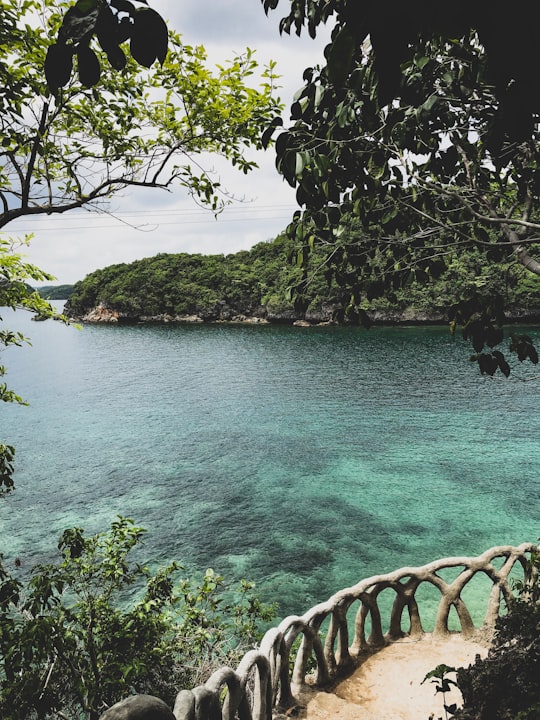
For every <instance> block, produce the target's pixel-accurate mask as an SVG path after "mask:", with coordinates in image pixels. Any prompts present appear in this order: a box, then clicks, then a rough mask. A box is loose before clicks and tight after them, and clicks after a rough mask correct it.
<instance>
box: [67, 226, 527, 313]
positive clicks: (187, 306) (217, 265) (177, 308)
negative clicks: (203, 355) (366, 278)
mask: <svg viewBox="0 0 540 720" xmlns="http://www.w3.org/2000/svg"><path fill="white" fill-rule="evenodd" d="M381 263H382V260H381ZM377 290H378V288H377V278H376V277H374V278H373V281H372V284H371V285H369V284H368V286H367V287H366V290H365V293H364V295H363V297H362V300H361V302H360V303H358V304H357V305H356V306H353V305H351V303H350V292H348V291H347V289H342V287H340V285H339V282H338V280H336V278H335V277H332V278H328V274H327V273H326V272H325V265H324V257H323V255H322V254H317V253H311V254H310V256H309V260H308V263H307V264H306V263H298V248H297V247H296V246H295V244H294V243H293V241H291V239H289V238H288V237H287V236H286V235H284V234H283V235H280V236H278V237H277V238H276V239H275V240H273V241H270V242H262V243H259V244H257V245H255V246H254V247H253V248H251V250H245V251H241V252H237V253H234V254H229V255H200V254H187V253H180V254H158V255H155V256H154V257H150V258H145V259H143V260H137V261H135V262H132V263H122V264H117V265H111V266H108V267H105V268H103V269H101V270H96V271H95V272H93V273H91V274H90V275H88V276H87V277H86V278H85V279H84V280H82V281H80V282H78V283H76V284H75V287H74V289H73V293H72V294H71V296H70V297H69V300H68V303H67V305H66V313H67V314H68V315H69V316H70V317H73V318H75V319H78V320H83V321H90V322H92V321H94V322H160V321H177V322H182V321H184V322H186V321H187V322H216V321H233V322H234V321H236V322H242V321H243V322H246V321H251V322H276V323H278V322H279V323H294V322H296V323H300V324H303V323H309V324H318V323H338V324H345V323H355V322H358V320H359V312H361V311H367V312H368V314H369V317H370V318H371V319H372V320H374V321H376V322H384V323H403V322H406V323H428V322H429V323H441V322H446V320H447V311H448V309H449V308H451V307H452V306H454V305H455V304H456V303H458V302H459V301H460V300H462V299H463V298H464V297H477V296H478V295H485V296H488V295H492V294H493V293H494V292H497V293H500V294H502V296H503V298H504V302H505V307H506V312H507V317H508V319H510V320H516V321H537V320H538V318H539V317H540V277H538V276H535V275H531V274H530V273H527V272H526V271H525V270H524V268H523V267H522V266H520V265H519V264H517V263H515V262H508V263H507V265H506V266H505V267H504V268H501V264H500V262H498V263H496V262H490V261H489V259H488V258H487V257H486V255H485V253H482V252H481V251H480V250H474V249H472V250H470V251H468V252H466V253H465V252H463V251H461V252H460V253H459V254H457V253H456V255H455V256H454V257H452V258H451V261H450V262H448V263H447V269H446V270H445V272H444V273H443V274H442V275H441V276H440V277H439V278H438V279H436V280H430V281H429V282H420V281H419V280H418V279H417V278H413V279H411V280H410V281H409V282H405V283H404V284H403V286H402V287H401V288H398V289H394V290H393V291H392V292H391V293H386V294H385V295H384V296H382V297H381V296H378V292H377Z"/></svg>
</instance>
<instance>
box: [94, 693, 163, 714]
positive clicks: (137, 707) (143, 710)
mask: <svg viewBox="0 0 540 720" xmlns="http://www.w3.org/2000/svg"><path fill="white" fill-rule="evenodd" d="M99 720H176V718H175V716H174V714H173V711H172V710H171V709H170V707H169V706H168V705H166V704H165V703H164V702H163V700H160V699H159V698H157V697H153V696H152V695H132V696H131V697H128V698H126V699H125V700H121V701H120V702H117V703H116V704H115V705H113V706H112V707H110V708H109V709H108V710H106V711H105V712H104V713H103V715H102V716H101V717H100V718H99Z"/></svg>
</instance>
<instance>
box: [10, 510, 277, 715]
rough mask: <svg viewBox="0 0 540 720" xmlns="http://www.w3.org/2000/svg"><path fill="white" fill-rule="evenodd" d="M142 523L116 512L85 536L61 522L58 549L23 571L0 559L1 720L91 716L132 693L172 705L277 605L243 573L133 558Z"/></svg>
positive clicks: (233, 654)
mask: <svg viewBox="0 0 540 720" xmlns="http://www.w3.org/2000/svg"><path fill="white" fill-rule="evenodd" d="M144 533H145V531H144V529H143V528H140V527H136V526H135V525H134V523H133V521H132V520H129V519H126V518H122V517H119V518H118V519H117V520H116V521H115V522H113V523H112V526H111V529H110V530H109V531H108V532H104V533H99V534H97V535H94V536H91V537H86V536H85V534H84V532H83V530H81V529H80V528H73V529H70V530H66V531H65V532H64V533H63V535H62V537H61V538H60V541H59V543H58V548H59V551H60V554H61V559H60V560H59V561H58V562H57V563H51V564H48V565H38V566H36V567H35V568H34V569H33V570H32V573H31V576H30V578H29V579H28V580H27V581H26V582H23V581H22V580H20V579H19V578H17V577H15V576H14V575H11V574H9V573H8V572H7V570H6V569H5V567H3V566H2V564H1V563H0V717H2V718H3V720H32V719H34V718H40V719H42V718H49V717H51V718H52V717H53V716H54V717H76V718H81V720H82V718H86V719H87V720H96V718H98V717H99V716H100V715H101V713H103V712H104V710H105V709H106V708H107V707H109V706H110V705H112V704H114V703H115V702H117V701H118V700H119V699H121V698H122V697H124V696H126V695H128V694H130V693H148V694H151V695H156V696H158V697H161V698H162V699H163V700H165V702H167V703H169V704H171V705H172V704H173V702H174V697H175V695H176V693H177V692H178V690H180V689H181V688H185V687H190V686H192V685H193V684H197V683H199V682H202V681H203V680H205V679H207V677H208V675H209V674H210V672H211V671H212V670H213V669H215V668H216V667H218V666H220V665H222V664H234V663H235V662H237V661H238V660H239V659H240V657H241V656H242V655H243V654H244V653H245V651H246V650H247V649H249V647H250V646H253V645H254V644H255V642H256V640H257V639H258V636H259V624H260V621H262V620H265V621H268V620H270V619H272V617H273V615H274V612H275V608H274V607H273V606H269V605H264V604H262V603H261V602H260V600H259V599H258V598H257V596H256V595H255V594H254V592H253V589H254V586H253V584H252V583H249V582H246V581H244V580H243V581H241V582H240V584H239V586H238V588H236V589H232V588H227V587H226V586H225V584H224V581H223V578H222V577H221V576H220V575H217V574H216V573H215V572H214V571H213V570H211V569H208V570H207V571H206V573H205V574H204V577H203V578H202V580H199V581H196V580H195V579H193V578H182V577H181V576H180V572H181V569H182V568H181V567H180V566H179V565H178V564H177V563H171V564H170V565H168V566H167V567H165V568H162V569H160V570H158V571H157V572H151V571H150V570H149V568H148V567H146V566H144V565H140V564H138V563H137V562H134V561H133V560H132V551H133V550H134V549H135V548H136V547H137V546H138V545H139V544H140V543H141V541H142V539H143V536H144ZM0 559H1V558H0Z"/></svg>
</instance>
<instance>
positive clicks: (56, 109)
mask: <svg viewBox="0 0 540 720" xmlns="http://www.w3.org/2000/svg"><path fill="white" fill-rule="evenodd" d="M141 28H142V29H144V33H143V32H142V29H141ZM55 33H58V38H57V41H56V43H53V44H51V42H50V37H52V36H53V35H54V34H55ZM127 40H129V43H130V52H131V56H129V55H126V54H125V53H124V51H123V50H122V47H121V46H122V45H124V46H125V43H126V41H127ZM92 44H94V46H95V48H96V49H95V50H93V49H92V47H91V45H92ZM167 48H168V51H167ZM73 57H76V58H77V70H78V74H77V75H74V74H73V73H72V60H73ZM105 58H107V59H105ZM155 59H158V60H159V62H160V65H157V66H154V67H152V69H151V70H150V71H147V70H145V69H144V68H145V67H147V66H148V67H149V66H151V65H153V64H154V60H155ZM66 63H67V64H66ZM96 63H97V69H96ZM100 65H103V68H102V70H101V69H100ZM141 65H142V66H143V67H142V68H141ZM44 67H45V75H46V77H44V73H43V69H44ZM273 68H274V64H273V63H270V65H269V66H268V67H267V68H265V69H262V70H261V71H260V72H259V77H258V79H257V78H256V73H257V72H258V66H257V63H256V61H255V59H254V53H253V51H252V50H250V49H247V50H246V51H245V53H244V54H243V55H240V56H238V57H235V58H234V59H233V60H232V61H231V62H229V63H228V64H226V65H224V66H223V67H219V68H217V69H216V70H215V71H211V70H210V69H209V68H208V67H207V65H206V53H205V50H204V48H203V47H201V46H199V47H194V46H190V45H188V44H186V43H184V42H183V41H182V39H181V37H180V36H179V35H178V34H177V33H174V32H172V31H170V32H169V33H168V37H167V33H166V32H165V34H164V24H163V21H162V20H161V18H160V17H159V15H157V13H155V12H154V11H153V10H150V9H149V8H139V9H135V7H134V6H133V5H132V3H130V2H128V0H115V1H114V2H112V3H111V6H109V4H108V3H107V2H105V0H79V1H78V2H77V3H76V4H75V5H74V6H72V7H68V4H67V3H65V2H61V1H59V2H56V0H44V2H41V1H38V0H2V22H1V24H0V136H1V146H0V229H1V228H4V227H5V226H6V225H8V224H9V223H10V222H12V221H14V220H16V219H18V218H20V217H23V216H26V215H36V214H43V213H47V214H52V213H64V212H67V211H69V210H71V209H74V208H80V207H84V208H86V209H88V210H89V211H98V210H103V209H106V207H107V203H108V202H109V201H110V198H111V197H112V196H113V195H114V194H115V193H117V192H119V191H121V190H122V189H125V188H128V187H134V186H137V187H148V188H159V189H163V190H167V191H172V190H173V189H174V188H177V187H181V188H184V189H185V190H186V191H187V192H188V193H190V194H191V195H193V196H194V197H195V198H196V199H197V200H199V201H201V202H202V203H204V204H206V205H208V206H209V207H210V208H211V209H213V210H214V211H215V212H218V211H219V210H220V209H221V208H222V207H223V206H224V205H225V204H226V202H228V196H227V192H226V191H225V190H223V189H222V188H221V187H220V183H219V179H215V178H212V177H211V176H210V175H209V174H208V173H206V172H205V170H204V168H203V167H201V166H200V165H199V163H198V162H197V159H196V158H197V155H199V154H201V153H211V154H217V155H221V156H223V157H225V158H226V159H228V160H229V161H230V162H231V163H232V164H233V165H235V166H237V167H238V168H239V170H241V171H243V172H244V173H247V172H249V171H250V170H251V169H252V168H253V167H254V166H255V163H254V162H253V161H252V160H251V159H250V158H249V157H248V155H247V152H246V151H247V149H248V148H249V147H255V148H259V147H261V137H260V127H261V125H264V124H265V123H267V122H268V121H269V119H270V118H271V116H272V115H273V114H274V113H275V112H276V111H277V110H278V109H279V107H280V105H279V101H278V100H277V99H276V97H275V88H274V82H275V74H274V69H273ZM60 76H62V77H60ZM98 80H99V85H98V86H97V87H90V86H92V85H94V84H96V83H97V81H98ZM252 80H254V81H255V82H254V83H252V84H249V83H250V81H252ZM47 82H48V84H47ZM253 85H255V86H253ZM2 243H3V244H2V246H1V252H2V254H1V260H2V263H3V264H2V268H3V271H4V272H3V277H4V284H3V285H2V288H1V292H0V301H1V302H0V305H11V306H13V307H15V306H24V307H29V308H31V309H32V310H35V311H39V312H42V311H44V308H45V306H44V305H42V304H41V305H40V304H38V299H37V296H35V295H33V294H31V293H30V291H29V290H28V289H27V287H26V285H25V284H24V282H22V280H23V279H30V280H39V281H42V280H45V279H52V278H50V277H49V276H47V275H46V274H45V273H41V271H39V270H38V269H37V268H31V267H30V266H29V265H26V264H25V263H24V262H23V261H22V259H21V257H20V256H19V255H17V254H13V255H11V254H10V246H11V245H10V244H12V241H10V240H9V239H7V240H2ZM21 273H22V274H21ZM8 289H9V293H8V294H6V293H7V292H8ZM47 312H49V311H47ZM0 341H1V342H3V344H4V345H5V344H8V343H13V342H20V341H22V339H21V338H20V337H19V336H18V335H16V334H14V333H10V332H9V331H3V332H2V335H1V336H0ZM4 372H5V370H2V374H3V373H4ZM6 392H7V390H5V391H4V398H3V399H6V398H7V397H8V396H7V395H6ZM14 398H15V396H14V395H13V396H12V397H11V399H14ZM0 447H1V448H3V450H2V452H1V453H0V470H1V475H0V477H1V478H2V479H3V484H4V487H5V486H6V484H7V483H9V486H10V487H11V474H12V469H13V465H12V461H13V452H14V451H13V448H12V446H9V445H1V446H0Z"/></svg>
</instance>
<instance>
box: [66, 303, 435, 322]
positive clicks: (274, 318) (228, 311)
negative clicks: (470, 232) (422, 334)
mask: <svg viewBox="0 0 540 720" xmlns="http://www.w3.org/2000/svg"><path fill="white" fill-rule="evenodd" d="M65 313H66V314H67V316H68V317H69V318H71V319H73V320H76V321H78V322H88V323H110V324H119V323H120V324H134V323H205V322H206V323H209V322H212V323H216V322H217V323H219V322H236V323H252V324H257V323H262V324H270V323H274V324H281V325H298V326H309V325H330V324H332V325H349V324H357V322H356V319H355V318H354V317H352V318H348V317H346V315H345V311H344V308H343V306H341V305H339V304H326V305H324V304H323V305H319V306H318V307H314V308H308V309H307V310H305V311H301V310H295V309H294V308H293V307H292V306H291V307H280V308H275V307H271V306H270V307H269V306H265V305H260V306H258V307H256V308H253V309H251V308H240V309H239V308H234V307H231V306H230V305H228V304H227V303H226V302H225V301H220V302H216V303H214V304H213V305H212V306H211V307H207V308H198V309H194V310H193V311H192V312H190V313H184V314H169V313H160V314H156V315H145V314H143V313H129V312H124V311H121V310H118V309H116V308H114V307H111V306H110V305H107V304H105V303H100V304H99V305H97V306H96V307H93V308H90V309H81V308H71V307H69V303H68V305H67V306H66V310H65ZM369 315H370V318H371V319H372V320H373V321H374V322H376V323H378V324H385V325H399V324H410V325H414V324H439V325H443V324H446V320H445V318H444V316H443V314H442V313H432V314H430V313H425V312H417V311H415V310H414V309H412V308H408V309H405V310H403V311H402V312H392V313H385V312H381V311H373V312H370V313H369Z"/></svg>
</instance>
